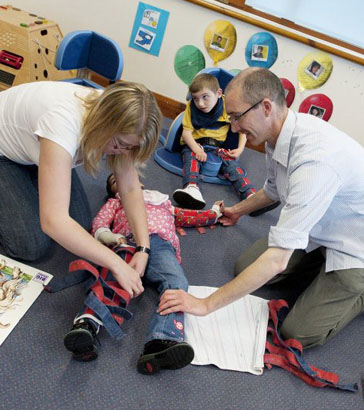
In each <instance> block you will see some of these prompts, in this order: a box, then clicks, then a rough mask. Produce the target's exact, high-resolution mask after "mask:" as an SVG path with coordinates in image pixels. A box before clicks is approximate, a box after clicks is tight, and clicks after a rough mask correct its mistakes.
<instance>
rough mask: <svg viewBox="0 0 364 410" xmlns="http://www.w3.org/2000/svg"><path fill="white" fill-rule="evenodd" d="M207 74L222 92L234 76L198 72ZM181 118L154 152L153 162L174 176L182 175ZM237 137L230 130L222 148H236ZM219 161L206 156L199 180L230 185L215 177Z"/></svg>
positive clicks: (218, 71) (220, 71)
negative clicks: (216, 82)
mask: <svg viewBox="0 0 364 410" xmlns="http://www.w3.org/2000/svg"><path fill="white" fill-rule="evenodd" d="M201 73H209V74H212V75H214V76H215V77H216V78H217V79H218V81H219V84H220V87H221V88H222V90H223V91H224V90H225V88H226V86H227V85H228V83H229V82H230V81H231V80H232V79H233V78H234V76H235V75H234V74H232V73H230V72H229V71H226V70H224V69H222V68H217V67H214V68H205V69H203V70H201V71H200V72H199V74H201ZM190 98H191V95H189V94H188V95H187V100H189V99H190ZM182 118H183V112H182V113H180V114H179V115H178V116H177V117H176V118H175V119H174V121H173V122H172V124H171V126H170V127H169V130H168V134H167V137H163V136H161V137H160V138H159V140H160V142H161V143H162V144H163V147H160V148H158V149H157V150H156V151H155V152H154V160H155V161H156V162H157V163H158V164H159V165H160V166H161V167H163V168H165V169H166V170H167V171H169V172H172V173H173V174H176V175H180V176H182V175H183V162H182V155H181V149H182V147H181V144H180V138H181V135H182V131H183V128H182ZM238 141H239V137H238V134H237V133H233V132H232V131H231V130H230V131H229V133H228V136H227V139H226V141H225V143H224V148H230V149H232V148H237V146H238ZM220 165H221V161H220V159H219V158H218V157H217V156H216V155H215V154H212V153H208V154H207V161H206V163H204V164H203V165H202V166H201V172H200V176H201V180H202V181H204V182H209V183H212V184H222V185H230V181H228V180H226V179H225V178H224V177H222V178H220V177H219V176H218V175H217V172H218V169H219V168H220Z"/></svg>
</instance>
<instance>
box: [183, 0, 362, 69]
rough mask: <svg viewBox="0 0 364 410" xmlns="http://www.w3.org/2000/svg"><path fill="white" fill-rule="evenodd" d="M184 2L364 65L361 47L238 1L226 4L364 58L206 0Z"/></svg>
mask: <svg viewBox="0 0 364 410" xmlns="http://www.w3.org/2000/svg"><path fill="white" fill-rule="evenodd" d="M184 1H188V2H190V3H193V4H196V5H198V6H202V7H205V8H207V9H210V10H213V11H216V12H218V13H220V14H224V15H226V16H229V17H232V18H235V19H237V20H240V21H244V22H245V23H248V24H252V25H254V26H257V27H260V28H263V29H264V30H268V31H271V32H273V33H276V34H280V35H282V36H284V37H288V38H290V39H292V40H296V41H299V42H300V43H304V44H307V45H309V46H311V47H315V48H317V49H319V50H323V51H326V52H328V53H332V54H335V55H337V56H339V57H342V58H345V59H347V60H350V61H353V62H355V63H358V64H361V65H364V49H362V48H360V47H356V46H353V45H350V44H348V43H345V42H343V41H340V40H335V39H333V38H332V37H329V36H326V35H324V34H322V33H319V32H317V31H314V30H309V29H307V28H303V27H302V26H299V25H297V24H295V23H293V22H292V21H289V20H286V19H281V18H277V17H275V18H274V16H271V15H270V14H266V13H263V12H260V11H257V10H255V9H253V8H252V7H249V6H245V5H239V6H238V5H237V2H236V1H231V2H227V3H226V4H229V3H234V4H233V7H236V8H239V9H241V10H245V11H247V12H249V13H253V14H256V15H259V16H261V17H264V18H267V19H269V20H272V21H275V22H277V23H279V24H280V25H282V26H286V27H289V28H292V29H294V30H297V31H301V32H304V33H306V34H309V35H312V36H314V37H320V38H321V39H323V40H326V41H329V42H331V43H333V44H337V45H338V46H341V47H346V48H348V49H351V50H353V51H356V52H358V53H361V54H363V57H362V58H361V57H358V56H355V55H353V54H350V53H348V52H345V51H343V50H339V49H337V48H335V47H333V46H330V45H327V44H323V43H321V42H319V41H318V40H313V39H311V38H307V37H304V36H301V35H300V34H297V33H294V32H291V31H289V30H286V29H284V28H282V27H276V26H274V25H272V24H269V23H267V22H265V21H260V20H257V19H255V18H253V17H250V16H247V15H244V14H242V13H238V12H237V11H233V10H230V9H226V8H224V7H222V6H218V5H215V4H211V3H207V2H206V1H204V0H184ZM224 3H225V2H224Z"/></svg>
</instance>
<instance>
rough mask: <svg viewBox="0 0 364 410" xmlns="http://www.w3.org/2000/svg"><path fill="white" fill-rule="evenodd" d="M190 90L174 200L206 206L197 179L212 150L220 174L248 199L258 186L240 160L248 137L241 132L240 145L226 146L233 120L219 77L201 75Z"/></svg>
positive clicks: (183, 122) (196, 205)
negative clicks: (179, 183) (180, 173)
mask: <svg viewBox="0 0 364 410" xmlns="http://www.w3.org/2000/svg"><path fill="white" fill-rule="evenodd" d="M189 91H190V93H191V95H192V98H191V100H190V101H189V102H188V103H187V107H186V110H185V112H184V116H183V120H182V126H183V132H182V137H181V141H180V142H181V145H182V147H183V148H182V158H183V188H182V189H177V190H176V191H174V193H173V199H174V200H175V201H176V202H177V204H178V205H180V206H182V207H184V208H190V209H202V208H204V207H205V205H206V202H205V201H204V199H203V197H202V194H201V191H200V188H199V185H198V179H199V175H200V168H201V165H202V163H204V162H206V160H207V152H211V151H213V152H215V153H216V155H218V156H219V157H220V158H221V161H222V164H221V168H220V171H219V173H220V174H223V175H224V177H225V178H226V179H228V180H229V181H231V183H232V184H233V186H234V188H235V190H236V192H237V193H238V195H239V198H240V200H243V199H247V198H248V197H249V196H251V195H253V194H254V193H255V189H254V188H253V186H252V184H251V183H250V181H249V179H248V178H247V173H246V170H245V169H244V168H242V167H241V166H240V165H239V163H238V161H237V159H238V158H239V156H240V155H241V153H242V152H243V150H244V147H245V144H246V136H245V135H244V134H241V133H239V143H238V147H237V148H235V149H224V142H225V141H226V138H227V135H228V132H229V128H230V119H229V116H228V115H227V113H226V110H225V100H224V95H223V94H222V89H221V88H220V86H219V82H218V80H217V78H216V77H215V76H214V75H212V74H208V73H203V74H198V75H197V76H196V77H195V78H194V80H193V81H192V83H191V85H190V86H189ZM278 205H279V204H277V205H276V206H278ZM270 209H273V208H270ZM270 209H268V207H267V209H264V208H263V209H260V210H259V211H257V212H256V213H255V214H256V215H255V214H251V216H257V215H258V214H259V215H260V214H262V213H264V212H266V211H268V210H270Z"/></svg>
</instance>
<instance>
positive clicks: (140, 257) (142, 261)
mask: <svg viewBox="0 0 364 410" xmlns="http://www.w3.org/2000/svg"><path fill="white" fill-rule="evenodd" d="M148 259H149V255H148V254H147V253H145V252H135V253H134V255H133V258H132V260H131V261H130V263H129V266H130V267H132V268H133V269H135V270H136V271H137V272H138V274H139V277H141V278H142V277H143V276H144V272H145V268H146V267H147V263H148Z"/></svg>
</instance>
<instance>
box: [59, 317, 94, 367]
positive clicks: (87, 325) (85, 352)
mask: <svg viewBox="0 0 364 410" xmlns="http://www.w3.org/2000/svg"><path fill="white" fill-rule="evenodd" d="M97 329H98V327H97V325H95V326H94V325H93V324H92V323H91V320H88V319H82V320H80V321H79V322H77V323H75V324H74V325H73V327H72V329H71V330H70V331H69V332H68V333H67V334H66V336H65V337H64V345H65V346H66V349H67V350H69V351H70V352H72V356H73V358H74V359H76V360H79V361H81V362H89V361H91V360H95V359H97V356H98V353H97V350H98V349H97V346H96V340H97V339H96V334H97ZM97 343H98V344H99V342H98V341H97Z"/></svg>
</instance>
